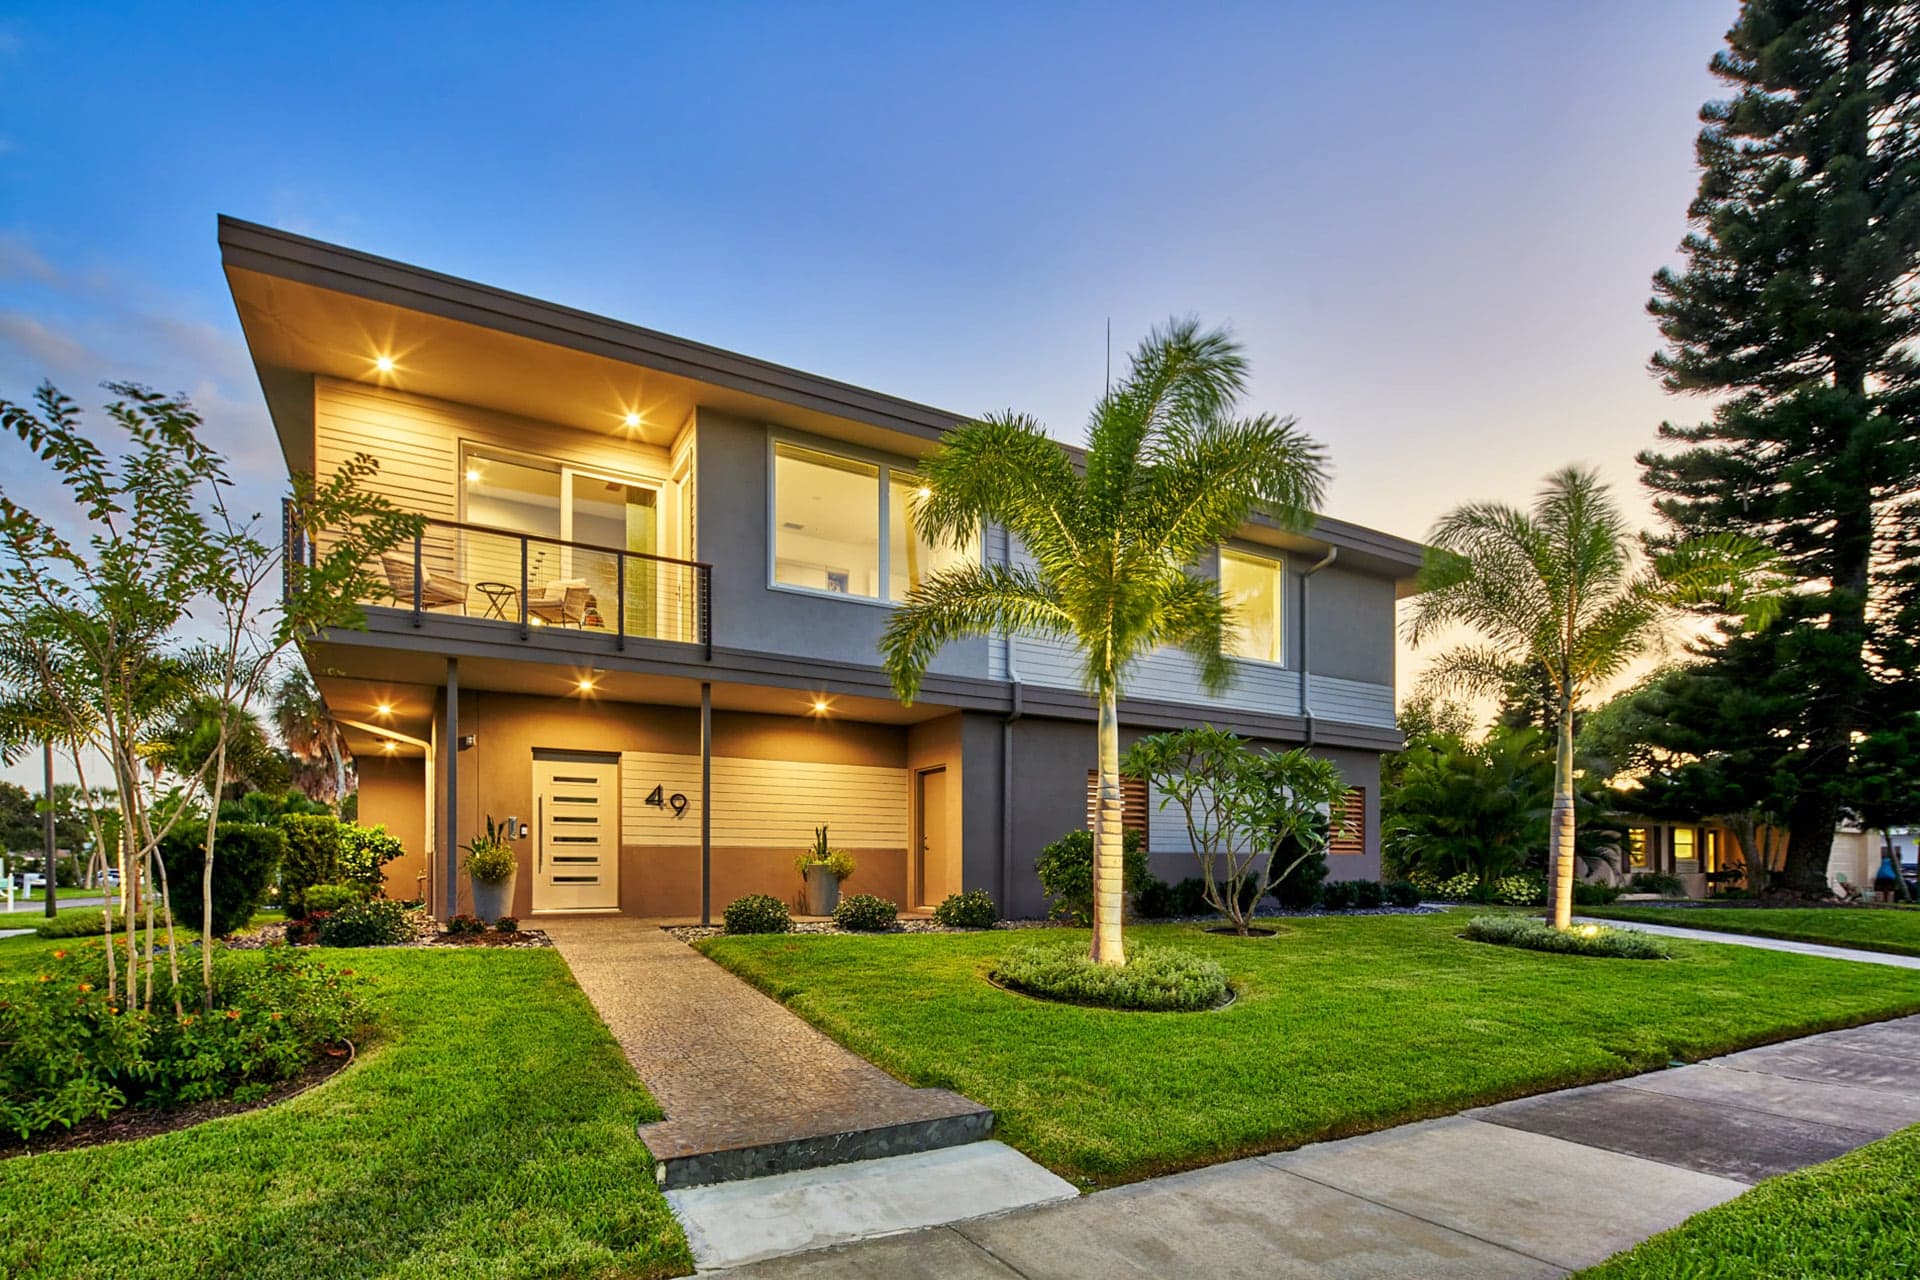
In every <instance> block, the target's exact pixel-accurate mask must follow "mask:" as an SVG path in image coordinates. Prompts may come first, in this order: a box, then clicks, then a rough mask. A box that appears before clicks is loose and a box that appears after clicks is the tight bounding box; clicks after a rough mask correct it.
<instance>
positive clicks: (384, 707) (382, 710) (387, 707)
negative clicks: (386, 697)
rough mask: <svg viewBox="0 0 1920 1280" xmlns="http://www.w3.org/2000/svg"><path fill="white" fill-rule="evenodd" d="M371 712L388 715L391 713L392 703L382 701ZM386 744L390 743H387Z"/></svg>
mask: <svg viewBox="0 0 1920 1280" xmlns="http://www.w3.org/2000/svg"><path fill="white" fill-rule="evenodd" d="M373 714H375V715H377V716H390V715H392V714H393V704H392V703H391V702H383V703H381V704H380V705H379V706H377V707H375V708H374V709H373ZM388 745H392V744H391V743H389V744H388Z"/></svg>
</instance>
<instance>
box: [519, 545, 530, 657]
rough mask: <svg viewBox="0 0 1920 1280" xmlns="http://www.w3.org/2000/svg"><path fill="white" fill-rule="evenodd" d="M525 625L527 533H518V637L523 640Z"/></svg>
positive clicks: (525, 635) (524, 637) (526, 633)
mask: <svg viewBox="0 0 1920 1280" xmlns="http://www.w3.org/2000/svg"><path fill="white" fill-rule="evenodd" d="M527 635H528V627H527V535H525V534H524V533H523V534H521V535H520V638H521V639H522V640H525V639H526V638H527Z"/></svg>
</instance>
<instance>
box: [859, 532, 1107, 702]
mask: <svg viewBox="0 0 1920 1280" xmlns="http://www.w3.org/2000/svg"><path fill="white" fill-rule="evenodd" d="M995 632H1025V633H1027V634H1030V635H1044V636H1057V637H1065V638H1071V637H1073V635H1074V628H1073V620H1072V619H1071V618H1070V617H1069V616H1068V614H1067V613H1066V612H1065V610H1063V609H1062V608H1061V606H1060V601H1059V597H1058V596H1057V595H1056V594H1055V593H1054V591H1053V590H1052V589H1051V588H1050V587H1049V586H1048V584H1047V583H1046V582H1045V581H1044V580H1042V579H1041V578H1040V576H1039V575H1038V574H1036V573H1034V572H1033V571H1032V570H1029V569H1026V568H1023V567H1021V566H1018V565H1006V564H971V565H960V566H957V567H955V568H950V569H943V570H941V571H940V572H939V573H936V574H934V575H933V576H932V577H930V578H928V579H927V580H926V581H925V582H922V583H921V584H920V585H919V586H917V587H915V588H914V589H913V591H912V592H911V593H910V594H909V595H908V596H907V599H906V603H904V604H902V605H901V606H900V607H899V608H898V609H896V610H894V614H893V617H892V619H891V620H889V621H888V623H887V630H886V634H885V635H884V636H883V637H882V638H881V640H880V653H881V657H882V660H883V662H884V664H885V666H886V668H887V674H888V675H889V676H890V677H891V678H892V680H893V688H894V692H895V693H897V694H898V695H899V697H900V700H901V701H902V702H905V703H911V702H912V701H913V699H914V698H915V697H916V696H917V695H918V694H919V692H920V682H921V680H922V679H923V678H924V677H925V675H926V671H927V666H928V664H930V663H931V662H932V661H933V657H934V655H935V654H937V653H938V652H940V650H941V649H942V648H944V647H945V646H946V645H948V644H950V643H952V642H953V641H955V640H959V639H963V638H965V637H969V636H982V635H991V634H993V633H995Z"/></svg>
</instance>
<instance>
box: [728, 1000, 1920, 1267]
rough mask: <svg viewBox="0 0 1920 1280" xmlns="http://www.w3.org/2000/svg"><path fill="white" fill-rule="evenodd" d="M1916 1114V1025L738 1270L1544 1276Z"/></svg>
mask: <svg viewBox="0 0 1920 1280" xmlns="http://www.w3.org/2000/svg"><path fill="white" fill-rule="evenodd" d="M1916 1122H1920V1017H1912V1018H1905V1019H1901V1020H1899V1021H1896V1022H1887V1023H1880V1024H1877V1025H1873V1026H1867V1027H1857V1028H1853V1029H1851V1030H1847V1031H1835V1032H1829V1033H1827V1034H1825V1035H1819V1036H1811V1037H1808V1038H1807V1039H1804V1040H1797V1041H1788V1042H1785V1043H1782V1044H1776V1045H1769V1046H1766V1047H1764V1048H1759V1049H1749V1050H1747V1051H1745V1052H1742V1053H1735V1054H1730V1055H1728V1056H1727V1057H1724V1058H1718V1059H1714V1060H1713V1061H1710V1062H1704V1063H1699V1064H1696V1065H1694V1066H1689V1067H1681V1068H1676V1069H1674V1070H1669V1071H1661V1072H1655V1073H1652V1074H1649V1075H1643V1076H1639V1077H1636V1078H1634V1079H1631V1080H1623V1081H1618V1082H1615V1083H1611V1084H1603V1085H1593V1086H1589V1087H1587V1088H1582V1089H1569V1090H1564V1091H1562V1092H1559V1093H1552V1094H1543V1095H1540V1096H1538V1097H1534V1098H1523V1099H1520V1100H1518V1101H1515V1102H1508V1103H1502V1104H1500V1105H1499V1106H1493V1107H1484V1108H1481V1109H1479V1110H1476V1111H1469V1112H1466V1113H1464V1114H1462V1115H1457V1116H1450V1117H1448V1118H1446V1119H1443V1120H1430V1121H1425V1122H1422V1123H1419V1124H1411V1125H1404V1126H1402V1127H1400V1128H1398V1129H1390V1130H1387V1131H1385V1132H1382V1133H1376V1134H1370V1135H1367V1136H1365V1137H1360V1138H1349V1139H1346V1140H1344V1141H1340V1142H1327V1143H1321V1144H1318V1145H1316V1146H1311V1147H1303V1148H1301V1149H1300V1150H1297V1151H1289V1152H1282V1153H1278V1154H1275V1155H1270V1156H1259V1157H1256V1158H1253V1159H1249V1160H1236V1161H1233V1162H1231V1163H1228V1164H1220V1165H1214V1166H1212V1167H1210V1168H1206V1169H1201V1170H1197V1171H1195V1172H1192V1173H1184V1174H1178V1175H1175V1176H1173V1177H1169V1178H1156V1179H1153V1180H1151V1181H1147V1182H1141V1183H1136V1184H1134V1185H1132V1186H1128V1187H1121V1188H1118V1189H1116V1190H1113V1191H1103V1192H1099V1193H1096V1194H1094V1195H1090V1196H1085V1197H1082V1198H1081V1199H1078V1200H1075V1201H1072V1202H1070V1203H1064V1204H1059V1205H1054V1206H1051V1207H1046V1208H1039V1209H1029V1210H1023V1211H1020V1212H1016V1213H1010V1214H1005V1215H1002V1216H999V1217H993V1218H986V1219H981V1220H978V1221H974V1222H963V1223H957V1224H955V1225H952V1226H948V1227H941V1228H936V1229H933V1230H928V1231H919V1232H914V1233H912V1234H908V1235H900V1236H894V1237H891V1238H888V1239H883V1240H874V1241H868V1242H864V1243H860V1244H853V1245H844V1246H841V1247H838V1248H833V1249H827V1250H822V1251H819V1252H815V1253H805V1254H797V1255H794V1256H791V1257H786V1258H778V1259H774V1260H772V1261H767V1262H761V1263H756V1264H754V1265H751V1266H747V1267H743V1268H740V1269H738V1270H736V1271H733V1272H731V1273H729V1274H731V1275H735V1276H738V1277H742V1278H743V1280H744V1278H746V1277H754V1278H772V1277H779V1278H783V1280H790V1278H808V1280H812V1278H817V1277H876V1278H877V1277H902V1278H905V1280H912V1278H914V1277H926V1278H928V1280H931V1278H932V1277H942V1278H950V1280H1082V1278H1084V1280H1128V1278H1138V1280H1147V1278H1148V1277H1164V1276H1174V1275H1178V1276H1204V1277H1222V1278H1229V1280H1231V1278H1238V1277H1248V1278H1249V1280H1252V1278H1253V1277H1261V1278H1265V1277H1277V1276H1297V1277H1309V1276H1331V1277H1355V1278H1358V1277H1448V1276H1459V1277H1486V1278H1489V1280H1491V1278H1493V1277H1548V1276H1560V1275H1564V1274H1565V1273H1566V1272H1568V1271H1571V1270H1575V1269H1577V1268H1580V1267H1584V1266H1590V1265H1592V1264H1594V1263H1596V1262H1599V1261H1601V1260H1602V1259H1604V1258H1606V1257H1608V1256H1609V1255H1611V1254H1613V1253H1616V1252H1618V1251H1619V1250H1621V1249H1624V1248H1627V1247H1629V1246H1631V1245H1634V1244H1637V1243H1639V1242H1640V1241H1641V1240H1644V1239H1646V1238H1647V1237H1648V1236H1650V1235H1654V1234H1656V1233H1657V1232H1660V1231H1663V1230H1665V1229H1667V1228H1668V1227H1672V1226H1676V1225H1678V1224H1679V1223H1680V1222H1682V1221H1684V1220H1685V1219H1687V1218H1688V1217H1690V1216H1692V1215H1693V1214H1695V1213H1698V1212H1700V1211H1701V1210H1703V1209H1707V1208H1710V1207H1712V1206H1714V1205H1716V1204H1719V1203H1721V1202H1723V1201H1725V1200H1730V1199H1732V1198H1733V1197H1735V1196H1737V1195H1739V1194H1740V1193H1741V1192H1743V1191H1745V1190H1746V1189H1747V1188H1748V1186H1749V1185H1750V1184H1752V1183H1753V1182H1756V1181H1758V1180H1759V1179H1761V1178H1765V1177H1770V1176H1772V1175H1774V1174H1777V1173H1783V1172H1786V1171H1787V1170H1790V1169H1795V1168H1799V1167H1801V1166H1804V1165H1808V1164H1814V1163H1818V1162H1819V1161H1822V1160H1827V1159H1831V1158H1833V1157H1834V1156H1837V1155H1840V1154H1842V1153H1844V1152H1846V1151H1850V1150H1852V1149H1854V1148H1855V1147H1859V1146H1862V1145H1864V1144H1865V1143H1868V1142H1871V1141H1873V1140H1874V1139H1875V1138H1879V1137H1883V1136H1885V1135H1886V1134H1888V1133H1891V1132H1893V1131H1894V1130H1896V1129H1899V1128H1903V1127H1905V1126H1906V1125H1909V1124H1913V1123H1916Z"/></svg>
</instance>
